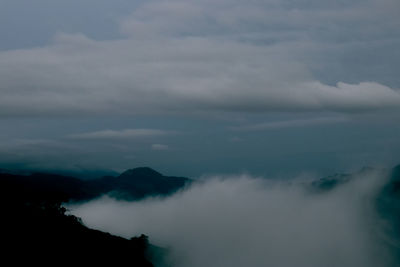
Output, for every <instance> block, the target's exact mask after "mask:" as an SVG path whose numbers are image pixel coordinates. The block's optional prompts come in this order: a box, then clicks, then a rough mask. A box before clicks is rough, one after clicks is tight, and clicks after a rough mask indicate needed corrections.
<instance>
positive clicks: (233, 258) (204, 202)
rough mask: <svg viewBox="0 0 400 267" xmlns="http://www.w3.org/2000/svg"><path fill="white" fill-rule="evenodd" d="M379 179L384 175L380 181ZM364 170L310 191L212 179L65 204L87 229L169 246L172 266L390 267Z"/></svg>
mask: <svg viewBox="0 0 400 267" xmlns="http://www.w3.org/2000/svg"><path fill="white" fill-rule="evenodd" d="M385 179H386V178H385ZM385 179H384V178H382V176H381V175H378V174H377V173H370V174H369V175H363V176H360V177H357V178H355V179H353V180H352V181H351V182H348V183H345V184H343V185H341V186H338V187H337V188H335V189H334V190H331V191H327V192H324V193H315V192H311V191H310V190H308V189H306V186H305V183H304V182H302V181H300V180H298V179H297V180H296V179H293V180H292V181H290V182H287V181H286V182H277V181H271V180H266V179H258V178H253V177H249V176H245V175H243V176H237V177H213V178H209V179H205V180H202V181H199V182H196V183H194V184H193V185H192V186H190V187H188V188H186V189H185V190H183V191H180V192H178V193H176V194H174V195H172V196H170V197H167V198H148V199H145V200H142V201H137V202H127V201H119V200H116V199H113V198H110V197H108V196H103V197H102V198H100V199H97V200H94V201H91V202H88V203H84V204H80V205H68V208H69V209H70V211H71V213H72V214H74V215H76V216H78V217H81V218H82V220H83V222H84V224H86V225H87V226H89V227H92V228H95V229H99V230H102V231H107V232H110V233H112V234H116V235H120V236H124V237H132V236H137V235H140V234H142V233H144V234H146V235H148V236H149V238H150V242H151V243H152V244H155V245H158V246H162V247H167V248H170V255H169V258H168V261H169V262H170V264H171V265H172V266H176V267H189V266H190V267H204V266H207V267H221V266H230V267H244V266H252V267H257V266H260V267H261V266H262V267H265V266H272V267H290V266H297V267H321V266H324V267H330V266H340V267H346V266H347V267H357V266H360V267H376V266H392V264H393V263H392V262H391V261H392V259H391V255H390V251H389V250H388V249H387V248H386V246H385V242H388V239H389V238H390V237H389V236H387V235H385V227H386V222H385V221H383V220H382V219H380V218H379V216H378V215H377V213H376V211H375V209H374V197H375V195H376V194H377V192H378V191H379V189H380V188H381V187H382V185H383V184H384V183H385V182H386V180H385Z"/></svg>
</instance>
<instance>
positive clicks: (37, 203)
mask: <svg viewBox="0 0 400 267" xmlns="http://www.w3.org/2000/svg"><path fill="white" fill-rule="evenodd" d="M187 182H189V180H188V179H186V178H179V177H165V176H163V175H161V174H159V173H157V172H155V171H154V170H152V169H150V168H137V169H133V170H129V171H127V172H124V173H123V174H121V175H120V176H119V177H103V178H100V179H95V180H90V181H85V180H80V179H77V178H73V177H66V176H60V175H53V174H43V173H42V174H40V173H35V174H30V175H15V174H9V173H4V172H3V173H1V174H0V188H1V189H0V190H1V194H0V198H1V201H0V208H1V229H0V231H1V233H0V235H1V241H0V242H1V245H2V246H1V247H2V249H1V252H0V253H1V255H2V257H1V258H2V261H3V262H10V264H9V265H8V266H17V265H21V264H24V265H35V266H36V265H38V266H40V265H42V266H43V265H46V266H59V265H65V264H68V265H71V266H72V265H78V266H80V265H83V264H89V266H95V265H100V264H102V265H104V264H106V265H109V266H153V264H152V263H151V261H152V253H153V251H154V250H155V247H154V246H152V245H150V244H149V242H148V239H147V237H146V236H144V235H142V236H140V237H134V238H131V239H130V240H128V239H124V238H121V237H117V236H113V235H111V234H108V233H104V232H101V231H97V230H92V229H89V228H87V227H85V226H84V225H83V224H82V223H81V222H80V219H79V218H77V217H75V216H72V215H67V214H66V210H65V208H63V207H62V206H61V204H62V203H63V202H68V201H84V200H89V199H92V198H95V197H99V196H101V195H102V194H105V193H109V194H112V195H114V196H116V197H120V198H126V199H140V198H143V197H145V196H151V195H167V194H170V193H173V192H175V191H176V190H178V189H179V188H181V187H183V186H184V185H185V183H187ZM153 256H154V255H153Z"/></svg>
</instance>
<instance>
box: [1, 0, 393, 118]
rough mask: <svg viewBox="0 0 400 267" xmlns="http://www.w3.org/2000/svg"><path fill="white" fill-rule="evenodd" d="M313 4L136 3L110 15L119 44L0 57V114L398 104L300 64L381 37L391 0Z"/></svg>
mask: <svg viewBox="0 0 400 267" xmlns="http://www.w3.org/2000/svg"><path fill="white" fill-rule="evenodd" d="M318 3H319V2H314V1H311V2H308V1H307V3H305V2H303V1H290V3H286V2H285V1H283V2H282V1H241V0H232V1H227V0H221V1H211V2H210V1H208V0H202V1H185V2H182V1H167V2H166V1H159V0H153V1H149V2H147V1H146V3H144V4H142V5H141V6H139V7H138V8H137V9H136V10H135V11H134V12H133V13H132V15H131V16H130V17H127V18H124V19H122V20H121V22H120V25H121V30H122V31H123V32H125V33H126V34H127V37H126V39H121V40H114V41H95V40H91V39H89V38H88V37H86V36H84V35H82V34H73V35H67V34H59V35H57V36H56V37H55V39H54V42H53V43H51V44H49V45H47V46H44V47H41V48H34V49H27V50H14V51H4V52H1V53H0V81H1V83H0V93H1V98H0V116H20V115H24V116H38V115H45V116H53V115H71V114H72V115H78V114H160V113H165V112H171V113H176V112H185V114H186V113H193V112H206V111H207V112H215V111H219V110H224V111H235V112H243V111H244V112H265V111H299V110H305V111H313V110H329V111H339V112H353V111H366V110H367V111H368V110H376V109H387V108H398V107H400V93H399V91H398V89H399V88H390V87H388V86H385V85H383V84H379V83H377V82H373V81H370V80H369V77H364V79H365V80H364V81H365V82H362V81H360V82H357V83H355V84H349V83H344V82H340V80H339V82H338V83H337V85H336V86H330V85H327V84H324V83H322V82H319V81H318V80H316V79H315V78H314V77H313V75H312V73H311V68H312V67H315V66H311V65H312V64H311V63H310V62H312V61H313V60H314V59H315V58H316V57H318V56H321V53H323V50H324V49H328V50H329V49H331V50H330V51H333V50H335V51H336V50H337V49H339V48H340V49H339V50H341V51H347V52H349V50H348V49H350V48H349V43H350V44H354V40H356V41H357V42H360V43H361V44H364V45H365V46H368V45H369V44H370V43H371V42H374V43H376V42H378V41H377V40H379V42H388V40H389V41H390V40H391V39H390V38H389V37H388V36H391V34H392V32H394V29H397V28H396V27H395V26H396V25H399V24H400V23H399V21H400V20H399V19H398V16H397V15H396V16H395V15H394V14H393V10H395V8H396V7H398V4H396V3H398V2H396V1H391V0H385V1H368V3H364V4H361V3H359V2H358V1H353V2H350V3H349V4H343V5H342V4H341V5H328V6H323V5H322V6H321V5H320V4H318ZM274 14H275V15H274ZM382 19H385V20H384V21H383V20H382ZM368 25H369V26H371V27H369V26H368ZM377 28H379V29H383V30H381V31H378V30H377ZM360 29H369V30H368V32H365V31H364V32H362V34H361V33H360ZM384 33H386V34H384ZM381 35H382V36H381ZM343 40H344V41H343ZM350 46H351V45H350ZM352 49H354V47H353V48H352ZM316 51H318V52H316ZM329 60H335V58H327V59H326V62H325V63H326V64H328V63H329V62H328V61H329ZM325 63H322V64H325ZM310 64H311V65H310ZM344 67H345V66H344ZM363 67H364V66H363ZM352 71H355V72H357V69H354V68H353V70H352Z"/></svg>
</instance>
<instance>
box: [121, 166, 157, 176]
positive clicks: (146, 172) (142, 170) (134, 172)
mask: <svg viewBox="0 0 400 267" xmlns="http://www.w3.org/2000/svg"><path fill="white" fill-rule="evenodd" d="M161 176H163V175H162V174H161V173H159V172H157V171H155V170H153V169H152V168H149V167H138V168H134V169H129V170H127V171H124V172H123V173H121V174H120V176H119V177H122V178H123V177H161Z"/></svg>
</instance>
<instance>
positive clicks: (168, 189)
mask: <svg viewBox="0 0 400 267" xmlns="http://www.w3.org/2000/svg"><path fill="white" fill-rule="evenodd" d="M191 182H192V180H191V179H189V178H185V177H175V176H164V175H162V174H160V173H159V172H157V171H155V170H153V169H151V168H148V167H140V168H135V169H130V170H127V171H125V172H123V173H121V174H120V175H119V176H117V177H112V176H105V177H102V178H99V179H93V180H87V181H83V183H84V185H83V191H85V192H86V195H87V196H98V195H102V194H110V195H112V196H113V197H116V198H122V199H127V200H134V199H141V198H144V197H148V196H167V195H170V194H172V193H174V192H176V191H178V190H179V189H181V188H183V187H184V186H186V185H188V184H190V183H191Z"/></svg>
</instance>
